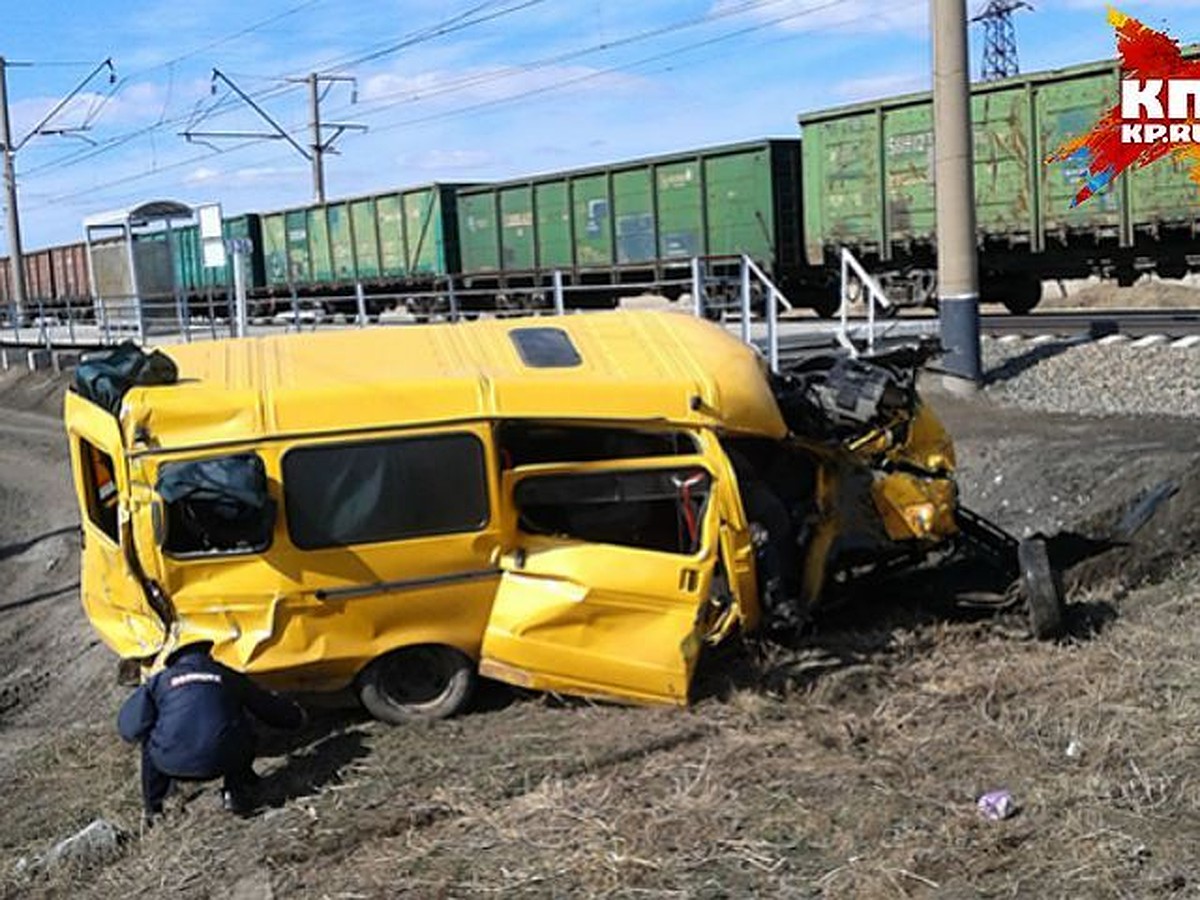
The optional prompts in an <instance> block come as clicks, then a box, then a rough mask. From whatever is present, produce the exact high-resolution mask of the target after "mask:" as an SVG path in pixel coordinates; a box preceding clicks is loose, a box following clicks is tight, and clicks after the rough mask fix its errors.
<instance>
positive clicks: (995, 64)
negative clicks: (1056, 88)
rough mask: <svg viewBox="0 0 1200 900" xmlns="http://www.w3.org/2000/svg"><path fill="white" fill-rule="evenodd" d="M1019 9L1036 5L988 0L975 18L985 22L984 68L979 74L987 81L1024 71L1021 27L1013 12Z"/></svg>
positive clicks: (1015, 1)
mask: <svg viewBox="0 0 1200 900" xmlns="http://www.w3.org/2000/svg"><path fill="white" fill-rule="evenodd" d="M1019 9H1028V10H1032V9H1033V7H1032V6H1030V5H1029V4H1028V3H1026V2H1025V0H988V4H987V6H985V7H984V8H983V10H982V11H981V12H980V13H979V14H978V15H977V16H975V18H973V19H972V20H971V21H972V22H982V23H983V69H982V71H981V72H980V76H979V77H980V78H982V79H983V80H984V81H998V80H999V79H1001V78H1011V77H1012V76H1014V75H1020V74H1021V63H1020V60H1019V59H1018V58H1017V28H1016V26H1015V25H1014V24H1013V13H1014V12H1016V11H1017V10H1019Z"/></svg>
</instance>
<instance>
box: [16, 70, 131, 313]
mask: <svg viewBox="0 0 1200 900" xmlns="http://www.w3.org/2000/svg"><path fill="white" fill-rule="evenodd" d="M14 65H16V66H29V65H32V63H13V62H10V61H9V60H7V59H5V58H4V57H3V56H0V144H2V145H3V153H4V191H5V204H4V205H5V208H6V212H7V215H8V256H9V260H10V263H11V268H12V288H13V291H12V299H13V305H14V306H15V307H16V315H17V321H20V317H21V316H22V315H23V314H24V311H25V307H26V306H27V305H28V300H29V297H28V293H27V291H26V285H25V260H24V256H23V254H22V252H21V215H20V212H19V211H18V208H17V173H16V163H15V161H14V159H13V157H14V156H15V155H16V152H17V151H18V150H20V149H21V148H22V147H24V146H25V145H26V144H27V143H29V141H31V140H32V139H33V138H35V137H37V136H38V135H44V134H59V135H66V134H80V133H82V132H85V131H87V130H89V129H90V128H91V123H92V119H93V117H94V116H95V113H96V111H97V110H93V112H92V113H89V114H88V116H87V118H86V119H85V120H84V121H83V123H82V124H80V125H74V126H70V127H60V128H50V127H49V125H50V122H51V121H52V120H53V119H54V118H55V117H56V116H57V115H58V114H59V113H60V112H62V111H63V110H64V109H66V107H67V105H68V104H69V103H70V102H71V101H72V100H74V99H75V97H76V96H78V94H79V92H80V91H82V90H83V89H84V88H85V87H87V86H88V85H89V84H90V83H91V81H92V79H93V78H95V77H96V76H97V75H99V74H100V73H101V72H103V71H104V70H105V69H107V70H108V83H109V84H115V83H116V80H117V73H116V69H115V68H114V66H113V61H112V57H111V56H110V57H108V58H107V59H105V60H104V61H103V62H101V63H100V64H99V65H97V66H96V68H94V69H92V71H91V72H89V73H88V75H87V77H86V78H84V79H83V80H82V81H80V82H79V83H78V84H77V85H75V87H74V88H72V89H71V91H70V93H68V94H66V95H65V96H64V97H63V98H62V99H61V100H59V101H58V102H57V103H56V104H54V106H53V107H51V109H50V111H49V112H48V113H46V114H45V115H44V116H42V118H41V120H40V121H39V122H38V123H37V124H36V125H34V126H33V128H31V129H29V132H28V133H27V134H26V135H25V137H23V138H21V139H20V140H19V141H17V142H16V143H14V142H13V137H12V122H11V120H10V117H9V110H8V78H7V75H8V69H9V67H10V66H14Z"/></svg>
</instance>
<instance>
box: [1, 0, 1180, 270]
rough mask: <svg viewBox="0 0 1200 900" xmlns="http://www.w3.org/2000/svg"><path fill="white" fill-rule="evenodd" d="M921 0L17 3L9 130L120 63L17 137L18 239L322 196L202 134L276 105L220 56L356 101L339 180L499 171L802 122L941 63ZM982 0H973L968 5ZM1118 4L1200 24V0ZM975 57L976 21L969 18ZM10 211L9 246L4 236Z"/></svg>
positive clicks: (334, 160)
mask: <svg viewBox="0 0 1200 900" xmlns="http://www.w3.org/2000/svg"><path fill="white" fill-rule="evenodd" d="M926 2H927V0H889V2H883V0H641V2H631V0H623V2H618V0H492V2H486V0H259V2H255V3H253V4H251V3H246V2H242V3H237V2H234V0H189V2H187V3H162V2H161V0H158V2H141V0H137V2H125V3H119V4H117V3H112V2H99V0H73V2H72V3H71V4H70V10H71V11H70V13H69V14H67V13H65V12H63V11H62V10H61V9H51V8H50V7H51V5H50V4H47V6H45V7H42V6H40V5H39V4H32V3H28V4H20V5H19V6H18V5H17V4H15V3H12V4H9V9H7V10H6V11H5V14H4V27H3V31H2V32H0V35H2V36H0V54H3V55H4V56H5V57H7V58H8V59H9V60H10V61H12V62H14V63H15V62H31V63H34V65H32V66H28V67H25V66H19V67H18V66H13V67H12V68H10V69H9V71H8V91H9V100H10V103H11V106H12V110H13V120H14V135H13V137H14V141H19V140H21V139H22V138H23V137H25V135H26V134H27V133H28V132H29V130H30V129H31V128H32V127H33V126H34V125H35V124H36V123H37V121H38V120H39V119H40V118H41V117H42V116H43V115H44V114H45V113H46V112H48V111H49V110H50V109H51V108H52V106H53V105H54V103H55V102H56V101H57V100H58V99H59V98H60V97H62V96H63V95H65V94H67V93H68V92H69V91H71V89H72V88H73V87H74V86H75V85H76V84H77V83H78V82H79V81H80V80H81V79H82V78H83V77H84V76H86V75H87V73H88V71H89V70H90V69H91V68H92V67H94V66H95V65H96V64H97V63H99V62H100V61H101V60H103V59H104V58H105V57H112V59H113V62H114V64H115V67H116V77H117V81H116V83H115V84H109V81H108V78H107V71H106V72H104V73H102V75H101V77H98V78H97V79H95V80H94V81H92V82H91V83H90V84H89V85H88V87H87V88H86V89H85V90H84V91H83V92H82V93H81V95H80V96H79V97H78V98H77V99H76V101H75V102H73V103H71V104H69V105H68V106H67V107H66V109H65V110H64V111H63V112H62V113H61V114H59V115H58V116H56V117H55V118H54V119H53V120H52V121H51V123H50V125H49V126H48V127H49V128H57V129H64V128H65V129H73V128H77V127H79V126H81V125H85V124H86V125H87V126H88V130H87V131H86V133H85V134H86V138H87V139H88V140H89V141H92V142H95V143H94V144H92V143H88V142H87V141H85V140H84V139H83V138H82V137H79V136H55V135H49V134H46V135H36V136H34V137H33V138H32V139H30V140H29V142H28V143H26V144H25V145H24V146H23V147H22V148H21V150H20V151H19V153H18V156H17V172H18V182H19V185H20V198H21V211H22V216H21V223H22V236H23V239H24V240H23V243H24V245H25V246H26V247H27V248H36V247H41V246H46V245H48V244H51V243H61V242H68V241H74V240H78V239H79V237H80V235H81V224H80V223H81V221H82V219H83V217H84V216H86V215H89V214H92V213H95V212H99V211H104V210H109V209H114V208H119V207H122V206H126V205H131V204H135V203H138V202H141V201H144V200H148V199H153V198H171V199H179V200H183V201H185V202H191V203H200V202H209V201H219V202H221V203H222V204H223V206H224V209H225V211H226V213H236V212H243V211H263V210H269V209H279V208H283V207H287V206H298V205H302V204H304V203H307V202H309V201H310V200H311V198H312V182H311V174H310V171H311V170H310V166H309V163H308V162H307V161H306V160H305V159H304V158H303V157H301V156H300V154H299V153H298V152H297V151H296V150H295V149H293V148H292V147H291V146H290V145H289V144H288V143H287V142H285V141H283V140H273V141H265V140H264V141H258V142H248V141H243V140H229V139H220V140H212V141H211V143H210V144H208V145H204V144H195V143H188V142H187V141H186V140H185V139H184V138H182V137H180V136H178V132H180V131H184V130H186V129H188V128H189V126H190V127H191V128H192V129H193V130H204V131H238V132H261V131H264V130H267V126H266V125H265V123H263V122H262V121H261V120H260V119H258V118H257V117H256V116H255V114H254V113H253V112H251V111H250V110H249V109H248V108H247V107H246V106H245V105H243V104H241V103H238V102H236V101H235V100H234V98H233V96H232V94H231V93H230V91H229V90H228V88H226V87H225V86H224V85H221V86H220V89H219V91H218V93H217V94H216V95H213V94H212V93H211V91H210V85H211V77H210V75H211V71H212V69H213V67H217V68H219V69H220V70H221V71H222V72H223V73H225V74H226V75H227V76H228V77H229V78H230V79H231V80H232V81H233V82H234V83H235V84H237V86H238V87H239V88H241V89H242V90H243V91H245V92H246V93H248V94H251V95H253V96H255V97H256V98H258V99H259V101H260V102H261V103H262V105H263V106H264V108H265V109H266V110H267V111H268V112H269V113H270V115H271V116H272V117H273V118H274V119H275V120H276V121H277V122H279V123H280V124H281V125H282V126H283V127H284V128H285V129H286V130H288V131H289V133H291V134H292V135H293V136H294V137H295V139H296V140H297V142H298V143H300V144H301V145H304V144H306V143H308V140H309V139H308V137H307V122H308V111H307V95H306V93H305V88H304V86H303V85H297V84H294V83H291V82H288V81H286V80H285V79H287V78H294V77H297V76H300V77H302V76H304V75H307V73H309V72H311V71H314V70H316V71H321V72H329V73H336V74H339V75H351V76H354V77H355V78H356V79H357V102H356V103H353V104H352V103H351V100H352V96H353V91H352V86H351V85H350V84H348V83H337V84H334V85H332V86H330V90H329V94H328V96H327V97H326V98H325V101H324V103H323V106H322V117H323V118H324V119H325V120H326V121H334V122H338V121H340V122H357V123H362V124H365V125H367V126H368V127H369V129H370V130H369V131H368V132H367V133H366V134H357V133H347V134H345V135H344V136H343V137H342V138H341V140H340V141H339V143H338V147H339V149H340V151H341V152H340V154H339V155H335V156H330V157H328V158H327V164H326V183H327V193H328V195H329V197H331V198H334V197H339V196H350V195H354V194H361V193H366V192H370V191H375V190H384V189H388V188H394V187H398V186H404V185H415V184H423V183H427V182H430V181H434V180H438V181H485V180H492V179H500V178H507V177H514V176H519V175H526V174H531V173H535V172H546V171H554V170H558V169H564V168H569V167H573V166H577V165H587V164H592V163H603V162H611V161H616V160H621V159H627V158H632V157H637V156H643V155H648V154H654V153H662V152H671V151H676V150H684V149H690V148H695V147H701V146H706V145H710V144H717V143H725V142H731V141H740V140H748V139H753V138H758V137H763V136H767V135H771V136H779V135H792V134H795V133H796V125H795V117H796V114H797V113H798V112H800V111H804V110H813V109H819V108H822V107H825V106H831V105H838V104H842V103H846V102H851V101H856V100H865V99H872V98H876V97H882V96H887V95H889V94H894V93H898V92H903V91H909V90H917V89H922V88H925V87H927V86H928V83H929V66H930V46H929V36H928V7H927V5H926ZM982 5H983V0H969V6H970V7H971V8H972V9H973V8H975V7H976V6H982ZM1034 5H1035V6H1036V7H1037V9H1036V11H1035V12H1022V13H1020V14H1018V20H1017V21H1018V26H1017V28H1018V37H1019V41H1020V49H1021V63H1022V68H1023V70H1025V71H1035V70H1038V69H1044V68H1053V67H1059V66H1064V65H1070V64H1074V63H1077V62H1082V61H1087V60H1093V59H1099V58H1104V57H1107V56H1111V55H1112V54H1113V51H1114V42H1113V34H1112V31H1111V29H1110V28H1109V26H1108V25H1107V22H1106V20H1105V9H1104V8H1105V3H1104V0H1034ZM1118 6H1119V7H1120V8H1121V9H1122V10H1123V11H1125V12H1128V13H1130V14H1132V15H1136V16H1138V17H1139V18H1142V19H1143V20H1144V21H1146V22H1147V23H1150V24H1154V25H1156V26H1160V27H1167V28H1168V29H1170V30H1171V32H1172V33H1173V34H1174V35H1175V36H1176V37H1178V38H1180V39H1182V40H1184V41H1197V40H1200V4H1197V3H1196V2H1195V0H1158V2H1128V3H1119V4H1118ZM972 38H973V41H972V65H973V66H978V61H979V55H980V54H979V48H978V44H979V40H980V35H979V34H978V33H973V35H972ZM6 247H7V234H6V233H5V232H4V231H3V229H0V252H7V251H6V249H4V248H6Z"/></svg>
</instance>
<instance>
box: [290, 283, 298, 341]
mask: <svg viewBox="0 0 1200 900" xmlns="http://www.w3.org/2000/svg"><path fill="white" fill-rule="evenodd" d="M288 292H289V293H290V294H291V297H292V327H293V328H295V329H296V332H297V333H299V332H300V298H299V297H298V296H296V286H295V285H294V284H289V285H288ZM288 330H289V331H290V330H291V329H290V328H289V329H288Z"/></svg>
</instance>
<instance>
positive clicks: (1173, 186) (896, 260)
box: [799, 61, 1200, 312]
mask: <svg viewBox="0 0 1200 900" xmlns="http://www.w3.org/2000/svg"><path fill="white" fill-rule="evenodd" d="M1119 78H1120V68H1119V65H1118V63H1117V62H1115V61H1107V62H1099V63H1092V64H1088V65H1081V66H1075V67H1072V68H1068V69H1061V70H1056V71H1050V72H1041V73H1036V74H1030V75H1021V76H1018V77H1015V78H1009V79H1005V80H1003V81H994V82H988V83H981V84H975V85H972V87H971V112H972V118H973V120H974V133H975V141H974V149H975V204H976V216H977V220H978V223H977V224H978V240H979V248H980V273H981V282H982V284H981V293H982V295H983V299H985V300H988V299H993V300H998V301H1001V302H1003V303H1004V304H1005V305H1006V306H1007V307H1008V308H1009V309H1010V310H1012V311H1014V312H1025V311H1028V310H1029V309H1032V308H1033V307H1034V306H1035V305H1036V304H1037V302H1038V300H1039V299H1040V297H1041V282H1042V281H1043V280H1045V279H1053V278H1071V277H1083V276H1086V275H1089V274H1102V275H1111V276H1115V277H1116V278H1118V280H1120V281H1121V282H1123V283H1131V282H1132V281H1133V279H1134V278H1136V277H1137V275H1138V274H1139V273H1140V272H1144V271H1149V270H1151V269H1157V271H1158V272H1159V273H1160V274H1162V275H1165V276H1169V277H1180V276H1182V275H1183V274H1185V273H1186V272H1187V270H1188V257H1189V253H1194V252H1195V248H1194V243H1193V241H1194V235H1195V233H1196V230H1197V227H1198V226H1200V192H1198V190H1197V186H1196V185H1195V184H1194V183H1192V182H1190V181H1189V179H1188V175H1187V172H1186V171H1185V169H1184V168H1183V167H1182V166H1180V165H1179V164H1178V163H1175V162H1173V161H1163V162H1160V163H1156V164H1154V165H1152V166H1150V167H1149V168H1146V169H1138V170H1134V171H1132V172H1129V173H1126V174H1125V175H1122V176H1120V177H1118V178H1117V179H1115V180H1114V181H1113V182H1112V183H1111V184H1110V185H1109V186H1108V187H1107V188H1105V189H1104V190H1103V191H1101V192H1100V193H1099V194H1098V195H1096V196H1095V197H1093V198H1092V199H1090V200H1089V201H1087V202H1086V203H1084V204H1082V205H1080V206H1078V207H1075V208H1072V206H1071V201H1072V199H1073V197H1074V196H1075V193H1076V191H1078V189H1079V187H1080V179H1081V177H1082V176H1083V175H1084V172H1085V165H1084V163H1082V162H1080V161H1079V160H1078V159H1070V160H1066V161H1062V162H1054V163H1050V164H1048V165H1047V164H1046V163H1045V162H1044V161H1045V159H1046V158H1047V157H1048V156H1049V155H1050V154H1051V153H1053V152H1054V151H1055V150H1056V149H1057V148H1058V147H1060V146H1061V145H1062V144H1063V143H1064V142H1066V141H1067V140H1068V139H1070V138H1073V137H1076V136H1079V135H1082V134H1084V133H1085V132H1087V131H1088V130H1089V129H1090V128H1091V127H1092V126H1093V125H1095V124H1096V123H1097V122H1098V121H1099V119H1100V117H1101V116H1102V114H1103V113H1104V112H1105V111H1106V110H1107V109H1109V108H1110V107H1112V106H1113V105H1115V104H1116V103H1117V102H1118V100H1119V99H1120V89H1119V85H1118V81H1119ZM932 119H933V110H932V96H931V94H929V93H921V94H909V95H906V96H902V97H895V98H892V99H888V100H881V101H878V102H875V103H861V104H857V105H854V106H845V107H840V108H837V109H830V110H823V111H821V112H814V113H806V114H803V115H801V116H800V117H799V122H800V126H801V129H802V132H803V139H804V167H803V180H804V210H805V217H804V248H805V253H806V257H807V261H808V263H810V264H811V265H814V266H817V265H824V266H826V267H827V268H830V269H831V270H833V271H837V267H838V265H839V256H840V249H841V248H842V247H843V246H845V247H848V248H849V249H850V250H851V251H853V252H854V253H855V254H856V255H857V256H859V257H860V258H861V259H862V260H863V262H864V263H865V264H866V265H867V266H868V268H869V269H871V270H873V271H874V272H875V273H876V274H877V275H879V276H880V279H881V281H882V282H883V283H884V285H885V287H886V288H887V289H888V291H889V293H891V294H892V295H893V297H894V298H895V299H897V300H899V301H901V302H902V303H912V304H922V303H929V302H932V301H933V298H934V296H935V292H936V271H937V258H936V246H935V218H934V187H933V124H932ZM1198 261H1200V260H1198Z"/></svg>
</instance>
